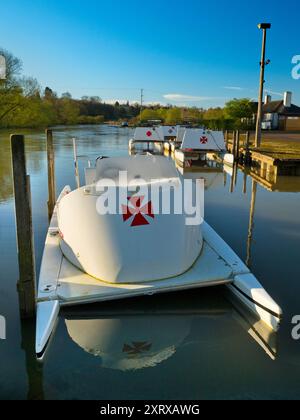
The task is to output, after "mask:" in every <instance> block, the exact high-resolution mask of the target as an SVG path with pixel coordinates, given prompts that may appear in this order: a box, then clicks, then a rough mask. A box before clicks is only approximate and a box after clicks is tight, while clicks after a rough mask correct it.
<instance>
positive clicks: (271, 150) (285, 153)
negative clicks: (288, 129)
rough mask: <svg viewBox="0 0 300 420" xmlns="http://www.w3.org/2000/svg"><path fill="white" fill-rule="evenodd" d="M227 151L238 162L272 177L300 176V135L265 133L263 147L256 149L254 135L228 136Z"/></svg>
mask: <svg viewBox="0 0 300 420" xmlns="http://www.w3.org/2000/svg"><path fill="white" fill-rule="evenodd" d="M227 149H228V151H229V152H230V153H233V154H234V155H235V157H236V161H238V162H240V163H243V164H246V165H248V166H251V167H256V168H259V169H261V170H262V171H265V172H267V173H270V175H274V176H277V175H290V176H300V133H299V134H295V133H292V134H290V133H269V132H268V133H263V139H262V145H261V147H259V148H255V147H254V134H252V133H250V134H249V137H248V135H247V133H238V138H236V136H234V135H230V134H227Z"/></svg>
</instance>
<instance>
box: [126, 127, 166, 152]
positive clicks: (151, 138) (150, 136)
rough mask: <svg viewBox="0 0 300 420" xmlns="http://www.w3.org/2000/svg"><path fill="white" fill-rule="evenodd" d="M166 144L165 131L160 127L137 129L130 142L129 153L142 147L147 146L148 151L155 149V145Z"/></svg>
mask: <svg viewBox="0 0 300 420" xmlns="http://www.w3.org/2000/svg"><path fill="white" fill-rule="evenodd" d="M164 142H165V139H164V135H163V131H162V130H161V128H160V126H155V127H137V128H136V129H135V131H134V136H133V138H132V139H131V140H130V141H129V151H133V150H134V149H135V148H137V147H140V146H145V145H146V146H147V150H150V149H153V148H154V146H155V144H160V145H161V146H163V144H164Z"/></svg>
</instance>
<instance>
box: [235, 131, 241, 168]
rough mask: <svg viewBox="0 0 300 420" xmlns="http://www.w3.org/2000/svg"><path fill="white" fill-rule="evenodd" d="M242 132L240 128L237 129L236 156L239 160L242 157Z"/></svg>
mask: <svg viewBox="0 0 300 420" xmlns="http://www.w3.org/2000/svg"><path fill="white" fill-rule="evenodd" d="M240 140H241V137H240V132H239V130H237V131H236V153H235V157H236V160H237V161H238V160H239V159H240Z"/></svg>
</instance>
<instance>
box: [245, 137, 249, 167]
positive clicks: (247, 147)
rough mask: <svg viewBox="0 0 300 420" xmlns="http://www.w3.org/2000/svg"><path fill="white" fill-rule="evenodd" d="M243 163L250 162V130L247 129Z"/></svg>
mask: <svg viewBox="0 0 300 420" xmlns="http://www.w3.org/2000/svg"><path fill="white" fill-rule="evenodd" d="M244 163H245V165H249V163H250V132H249V131H247V133H246V140H245V159H244Z"/></svg>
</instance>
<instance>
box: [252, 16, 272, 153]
mask: <svg viewBox="0 0 300 420" xmlns="http://www.w3.org/2000/svg"><path fill="white" fill-rule="evenodd" d="M258 28H259V29H262V31H263V40H262V51H261V61H260V83H259V95H258V110H257V121H256V134H255V147H260V145H261V123H262V103H263V93H264V83H265V67H266V65H268V64H269V63H270V60H268V61H266V41H267V29H270V28H271V24H270V23H260V24H259V25H258Z"/></svg>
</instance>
